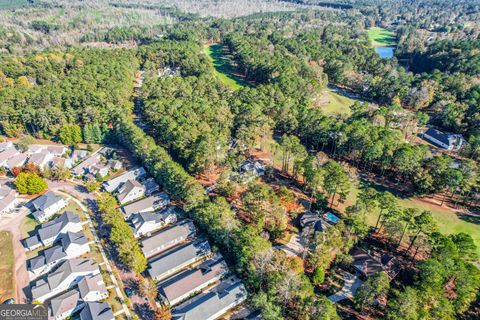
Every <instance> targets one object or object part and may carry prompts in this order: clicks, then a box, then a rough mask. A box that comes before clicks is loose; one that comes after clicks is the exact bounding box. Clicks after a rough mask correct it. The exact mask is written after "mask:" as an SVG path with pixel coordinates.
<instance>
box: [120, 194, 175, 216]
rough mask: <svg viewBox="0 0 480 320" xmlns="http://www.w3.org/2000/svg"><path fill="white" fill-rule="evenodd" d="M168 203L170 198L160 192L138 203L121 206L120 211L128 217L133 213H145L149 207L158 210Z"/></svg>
mask: <svg viewBox="0 0 480 320" xmlns="http://www.w3.org/2000/svg"><path fill="white" fill-rule="evenodd" d="M169 201H170V197H169V196H168V194H166V193H165V192H160V193H157V194H155V195H151V196H150V197H146V198H144V199H141V200H139V201H135V202H133V203H130V204H127V205H126V206H123V207H122V209H123V212H124V213H125V216H127V217H129V216H130V215H132V214H134V213H139V212H142V211H145V210H147V209H149V208H150V207H153V208H154V209H157V207H158V208H160V207H162V206H166V205H167V204H168V203H169Z"/></svg>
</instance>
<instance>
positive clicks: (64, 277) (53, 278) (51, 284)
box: [31, 259, 100, 303]
mask: <svg viewBox="0 0 480 320" xmlns="http://www.w3.org/2000/svg"><path fill="white" fill-rule="evenodd" d="M99 273H100V269H99V268H98V265H97V264H96V263H95V262H93V261H91V260H89V259H70V260H64V261H63V262H62V264H61V265H60V266H59V267H58V269H56V270H55V271H53V272H51V273H49V274H48V276H47V277H46V278H45V279H41V280H38V281H36V282H35V284H34V285H33V286H32V288H31V293H32V300H33V301H38V302H41V303H43V302H44V301H45V300H47V299H49V298H51V297H54V296H56V295H57V294H59V293H61V292H63V291H65V290H67V289H70V288H72V287H73V286H75V285H76V284H77V283H78V282H79V281H80V280H81V279H82V278H83V277H85V276H92V275H95V274H99Z"/></svg>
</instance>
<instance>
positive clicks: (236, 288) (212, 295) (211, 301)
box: [172, 278, 247, 320]
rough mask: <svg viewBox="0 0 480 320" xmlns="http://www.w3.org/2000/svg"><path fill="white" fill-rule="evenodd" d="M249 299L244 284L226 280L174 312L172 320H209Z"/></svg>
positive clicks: (183, 304)
mask: <svg viewBox="0 0 480 320" xmlns="http://www.w3.org/2000/svg"><path fill="white" fill-rule="evenodd" d="M246 298H247V292H246V290H245V287H244V286H243V284H242V283H241V282H240V281H239V280H238V279H236V278H230V279H227V280H224V281H223V282H222V283H220V284H219V285H218V286H216V287H214V288H213V289H212V290H210V291H208V292H204V293H201V294H199V295H197V296H195V297H193V298H192V299H190V300H187V301H186V302H184V303H182V304H181V305H179V306H178V307H176V308H174V309H173V310H172V320H199V319H202V320H207V319H212V317H213V316H214V315H216V314H218V313H219V312H222V311H224V312H226V311H227V310H228V309H229V308H232V307H233V306H235V305H238V304H240V303H242V302H243V301H244V300H245V299H246Z"/></svg>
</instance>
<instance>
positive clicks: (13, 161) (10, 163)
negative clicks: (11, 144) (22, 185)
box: [5, 153, 28, 171]
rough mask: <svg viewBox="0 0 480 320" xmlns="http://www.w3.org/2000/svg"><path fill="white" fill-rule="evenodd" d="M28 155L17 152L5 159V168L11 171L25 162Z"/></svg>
mask: <svg viewBox="0 0 480 320" xmlns="http://www.w3.org/2000/svg"><path fill="white" fill-rule="evenodd" d="M27 160H28V156H27V155H26V154H25V153H19V154H17V155H16V156H13V157H11V158H10V159H8V160H7V164H6V166H5V167H6V168H7V169H8V170H10V171H12V169H13V168H18V167H21V166H23V165H24V164H25V163H27Z"/></svg>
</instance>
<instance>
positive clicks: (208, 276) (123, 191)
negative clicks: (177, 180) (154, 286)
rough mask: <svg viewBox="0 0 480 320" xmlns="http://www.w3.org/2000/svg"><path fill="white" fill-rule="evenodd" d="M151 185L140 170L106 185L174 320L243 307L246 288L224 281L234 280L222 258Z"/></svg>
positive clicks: (212, 316) (143, 171)
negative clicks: (140, 250) (138, 242)
mask: <svg viewBox="0 0 480 320" xmlns="http://www.w3.org/2000/svg"><path fill="white" fill-rule="evenodd" d="M149 181H152V180H151V178H150V179H149V178H147V174H146V171H145V169H144V168H141V167H139V168H134V169H132V170H130V171H128V172H125V173H124V174H122V175H120V176H118V177H116V178H114V179H111V180H109V181H106V182H105V183H104V184H103V188H104V189H105V191H107V192H111V193H113V194H116V196H117V199H118V202H119V203H120V204H124V205H123V206H122V207H121V210H122V212H123V214H124V218H125V220H126V221H128V222H129V224H130V225H131V228H132V230H133V233H134V235H135V237H136V238H138V239H139V241H140V244H141V248H142V252H143V254H144V255H145V257H146V258H147V260H148V269H147V273H148V275H150V277H151V278H152V279H154V280H156V281H158V282H159V293H160V299H161V300H162V301H163V302H164V303H166V304H168V305H170V306H172V307H175V308H173V309H172V316H173V319H177V320H180V319H184V320H186V319H202V320H203V319H205V320H209V319H215V318H217V317H218V316H220V315H222V314H224V313H225V312H226V311H228V310H229V309H231V308H233V307H235V306H237V305H238V304H240V303H241V302H243V301H244V300H245V299H246V291H245V288H244V286H243V285H242V283H241V282H240V281H239V280H238V279H237V278H235V277H229V278H227V279H225V280H223V281H222V279H224V278H225V277H227V276H228V274H229V270H228V266H227V264H226V262H225V261H224V260H223V257H222V256H221V255H220V254H213V252H212V249H211V247H210V244H209V243H208V241H207V240H204V239H202V238H201V237H198V234H197V230H196V227H195V225H194V223H193V222H192V221H191V220H188V219H185V212H183V210H181V209H180V208H179V207H176V206H172V205H170V199H169V196H168V195H167V194H166V193H164V192H159V187H158V185H156V184H153V183H150V182H149ZM149 185H150V187H149ZM148 190H153V192H152V193H149V192H148ZM202 290H204V292H201V291H202Z"/></svg>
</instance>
